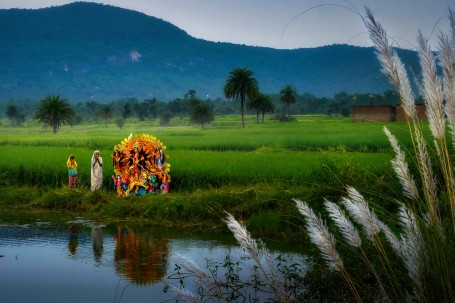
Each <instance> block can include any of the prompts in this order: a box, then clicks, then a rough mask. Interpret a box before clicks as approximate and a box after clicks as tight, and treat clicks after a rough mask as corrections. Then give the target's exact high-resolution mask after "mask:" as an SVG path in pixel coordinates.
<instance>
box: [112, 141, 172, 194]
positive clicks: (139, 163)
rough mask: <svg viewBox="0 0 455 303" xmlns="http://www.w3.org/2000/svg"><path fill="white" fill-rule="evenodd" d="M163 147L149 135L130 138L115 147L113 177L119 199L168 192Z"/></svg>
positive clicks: (168, 179)
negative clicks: (120, 197)
mask: <svg viewBox="0 0 455 303" xmlns="http://www.w3.org/2000/svg"><path fill="white" fill-rule="evenodd" d="M165 151H166V146H165V145H164V144H163V142H161V141H160V140H158V139H157V138H156V137H154V136H151V135H148V134H136V135H133V134H131V135H130V136H129V137H128V138H125V139H124V140H123V141H122V142H121V143H120V144H118V145H115V146H114V153H113V154H112V161H113V167H114V173H115V176H112V181H113V183H114V188H115V189H116V191H117V194H118V196H128V195H134V194H138V195H145V194H159V193H168V192H169V182H170V174H169V172H170V166H171V165H170V164H169V163H167V159H168V155H167V154H165Z"/></svg>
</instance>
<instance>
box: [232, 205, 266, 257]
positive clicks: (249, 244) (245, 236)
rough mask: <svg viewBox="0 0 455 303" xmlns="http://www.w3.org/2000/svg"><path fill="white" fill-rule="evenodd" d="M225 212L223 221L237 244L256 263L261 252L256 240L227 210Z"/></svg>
mask: <svg viewBox="0 0 455 303" xmlns="http://www.w3.org/2000/svg"><path fill="white" fill-rule="evenodd" d="M225 213H226V219H225V220H224V222H225V223H226V224H227V226H228V228H229V230H230V231H231V232H232V234H233V235H234V237H235V239H236V240H237V242H238V243H239V245H240V246H241V247H242V248H243V249H245V250H246V251H247V252H248V254H249V255H250V256H251V257H253V259H254V260H255V261H256V262H257V263H260V258H261V253H260V250H259V247H258V245H257V243H256V241H255V240H254V239H253V238H252V237H251V235H250V233H249V232H248V230H247V229H246V228H245V227H244V226H243V225H242V224H240V223H239V222H237V221H236V220H235V218H234V216H233V215H232V214H230V213H228V212H225Z"/></svg>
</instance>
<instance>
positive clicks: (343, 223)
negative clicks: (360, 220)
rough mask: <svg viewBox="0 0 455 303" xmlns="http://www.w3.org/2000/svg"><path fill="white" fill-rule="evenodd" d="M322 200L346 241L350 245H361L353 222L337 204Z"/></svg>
mask: <svg viewBox="0 0 455 303" xmlns="http://www.w3.org/2000/svg"><path fill="white" fill-rule="evenodd" d="M324 200H325V201H324V205H325V208H326V210H327V211H328V213H329V216H330V218H332V220H333V221H335V223H336V224H337V226H338V228H339V229H340V230H341V234H342V235H343V237H344V239H345V240H346V242H347V243H348V244H349V245H351V246H354V247H360V246H361V245H362V240H361V239H360V235H359V231H358V230H357V228H355V226H354V224H352V222H351V221H350V220H349V219H348V218H347V217H346V215H345V214H344V212H343V211H342V210H341V208H340V207H339V206H338V205H336V204H335V203H333V202H330V201H329V200H327V199H324Z"/></svg>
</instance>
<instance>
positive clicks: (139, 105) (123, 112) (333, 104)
mask: <svg viewBox="0 0 455 303" xmlns="http://www.w3.org/2000/svg"><path fill="white" fill-rule="evenodd" d="M286 90H287V92H286ZM287 94H290V95H291V96H293V97H289V99H287V98H288V97H285V100H286V101H285V102H283V101H282V97H283V96H287ZM258 99H259V101H258ZM261 99H266V101H265V102H262V101H260V100H261ZM68 102H69V103H70V104H71V106H72V108H73V109H74V113H75V119H74V123H75V124H79V123H83V122H96V123H108V122H109V121H111V122H112V119H114V120H119V118H122V119H124V120H126V119H132V118H133V119H138V120H141V121H143V120H157V119H159V121H160V123H161V124H162V125H165V124H167V123H168V122H169V121H170V120H171V119H172V118H183V117H190V116H191V113H192V108H193V109H194V107H195V106H196V105H197V106H199V108H201V106H202V105H203V106H202V107H208V108H211V109H212V114H213V116H217V115H230V114H240V111H241V109H240V108H239V106H238V104H236V103H235V102H229V101H227V100H225V99H222V98H217V99H204V100H202V99H200V98H199V97H198V96H197V94H196V91H194V90H189V91H188V93H186V94H185V95H184V96H182V98H176V99H174V100H171V101H168V102H164V101H161V100H158V99H156V98H151V99H145V100H138V99H137V98H122V99H118V100H113V101H111V102H109V103H101V102H97V101H95V100H91V101H86V102H78V103H73V102H70V101H68ZM245 103H246V104H245V112H246V113H247V114H256V115H257V117H258V119H257V122H258V123H259V122H260V120H262V122H263V119H264V115H265V114H274V116H290V115H302V114H325V115H342V116H349V115H350V114H351V109H352V106H354V105H396V104H398V103H399V97H398V95H397V93H396V92H395V91H391V90H388V91H385V92H384V93H382V94H377V93H376V94H370V93H360V94H351V95H349V94H347V93H346V92H344V91H343V92H340V93H338V94H336V95H335V96H333V97H332V98H328V97H317V96H315V95H313V94H311V93H308V92H305V93H303V94H298V93H297V92H296V91H295V89H294V88H292V87H286V89H285V88H283V90H282V91H281V92H280V93H277V94H270V95H267V94H262V93H260V95H259V96H257V99H253V101H249V102H245ZM264 104H265V105H264ZM39 105H40V102H39V101H32V100H8V101H2V102H1V104H0V108H1V110H0V113H1V116H2V118H6V119H8V120H9V121H10V123H11V124H12V125H15V126H20V125H21V124H22V123H23V122H24V121H25V120H26V119H33V118H34V116H35V113H36V112H37V111H38V108H39ZM261 106H262V107H261ZM205 110H206V109H205ZM197 113H198V111H194V110H193V114H194V115H197ZM197 121H198V119H197V117H194V119H193V122H194V123H196V124H200V123H198V122H197Z"/></svg>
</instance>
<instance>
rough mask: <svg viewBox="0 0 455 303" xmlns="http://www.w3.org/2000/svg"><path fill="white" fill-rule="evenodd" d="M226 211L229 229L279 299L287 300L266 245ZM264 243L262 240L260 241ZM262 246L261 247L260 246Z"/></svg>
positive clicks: (226, 221)
mask: <svg viewBox="0 0 455 303" xmlns="http://www.w3.org/2000/svg"><path fill="white" fill-rule="evenodd" d="M225 213H226V219H225V220H224V221H225V223H226V224H227V226H228V228H229V230H230V231H231V232H232V234H233V235H234V237H235V239H236V240H237V242H238V243H239V245H240V246H241V247H242V248H243V249H245V250H246V251H247V253H248V254H249V255H250V256H251V257H252V258H253V259H254V261H255V262H256V264H257V266H258V267H259V268H260V269H261V270H262V273H263V274H264V278H265V279H266V280H267V281H268V282H269V285H270V286H271V287H272V288H273V289H274V290H275V293H276V295H277V297H278V299H279V301H280V302H281V301H283V302H285V301H287V293H286V290H285V289H284V288H283V283H281V280H280V278H279V277H278V276H277V273H276V271H275V270H274V266H273V264H271V260H270V259H271V257H270V255H269V252H268V250H267V249H266V248H264V245H258V244H257V242H256V241H255V240H254V239H253V238H252V237H251V235H250V233H249V232H248V230H247V229H246V228H245V226H243V225H242V224H240V223H239V222H238V221H237V220H235V218H234V216H233V215H232V214H230V213H228V212H225ZM260 243H262V242H260ZM260 246H261V247H260ZM263 256H264V258H265V260H266V261H267V262H268V265H269V270H270V273H267V272H266V270H265V268H264V266H263V264H262V262H261V258H262V257H263Z"/></svg>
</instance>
